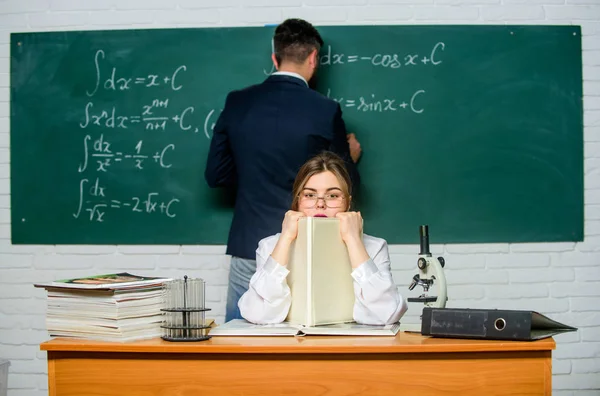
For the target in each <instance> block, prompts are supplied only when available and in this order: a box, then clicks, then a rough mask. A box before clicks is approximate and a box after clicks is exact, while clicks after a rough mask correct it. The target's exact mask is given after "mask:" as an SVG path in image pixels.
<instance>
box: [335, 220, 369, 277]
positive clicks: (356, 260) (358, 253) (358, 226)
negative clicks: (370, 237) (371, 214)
mask: <svg viewBox="0 0 600 396" xmlns="http://www.w3.org/2000/svg"><path fill="white" fill-rule="evenodd" d="M335 217H337V218H338V219H340V234H341V235H342V240H343V241H344V243H345V244H346V248H347V249H348V255H349V256H350V264H351V265H352V268H354V269H356V268H358V267H359V266H360V265H361V264H363V263H364V262H366V261H367V260H369V254H368V253H367V249H365V244H364V243H363V240H362V230H363V218H362V216H361V215H360V212H340V213H338V214H336V215H335Z"/></svg>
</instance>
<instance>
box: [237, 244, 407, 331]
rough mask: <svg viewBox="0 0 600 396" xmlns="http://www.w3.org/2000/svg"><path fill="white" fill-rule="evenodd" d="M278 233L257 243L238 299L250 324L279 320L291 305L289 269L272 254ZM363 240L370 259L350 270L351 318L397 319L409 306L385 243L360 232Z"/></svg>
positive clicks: (366, 320)
mask: <svg viewBox="0 0 600 396" xmlns="http://www.w3.org/2000/svg"><path fill="white" fill-rule="evenodd" d="M279 235H280V234H276V235H272V236H270V237H267V238H264V239H263V240H261V241H260V242H259V243H258V249H256V273H255V274H254V275H253V276H252V278H251V279H250V287H249V288H248V291H247V292H246V293H244V294H243V295H242V297H241V298H240V300H239V302H238V307H239V308H240V313H241V315H242V317H243V318H244V319H246V320H247V321H249V322H252V323H257V324H267V323H281V322H283V321H284V320H285V318H286V317H287V315H288V312H289V310H290V306H291V304H292V296H291V293H290V288H289V286H288V285H287V282H286V277H287V275H288V274H289V272H290V271H289V270H288V269H287V268H286V267H284V266H282V265H280V264H278V263H277V262H276V261H275V260H274V259H273V258H272V257H271V253H272V252H273V249H275V245H276V244H277V241H278V240H279ZM363 243H364V245H365V248H366V250H367V253H368V254H369V257H371V258H370V259H369V260H367V261H365V262H364V263H362V264H361V265H360V266H358V267H357V268H356V269H354V270H353V271H352V278H353V279H354V282H353V283H354V295H355V296H356V299H355V301H354V320H355V321H356V322H358V323H363V324H370V325H382V324H391V323H395V322H398V321H399V320H400V318H401V317H402V315H404V313H405V312H406V310H407V309H408V305H407V304H406V301H405V300H404V299H403V298H402V296H401V295H400V293H399V292H398V288H397V286H396V284H395V283H394V280H393V279H392V272H391V267H390V255H389V253H388V247H387V242H386V241H385V240H384V239H381V238H375V237H372V236H369V235H365V234H363Z"/></svg>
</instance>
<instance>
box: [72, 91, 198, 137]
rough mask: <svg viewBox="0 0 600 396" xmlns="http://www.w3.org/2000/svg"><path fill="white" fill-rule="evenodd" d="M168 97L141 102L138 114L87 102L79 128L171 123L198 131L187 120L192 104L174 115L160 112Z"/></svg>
mask: <svg viewBox="0 0 600 396" xmlns="http://www.w3.org/2000/svg"><path fill="white" fill-rule="evenodd" d="M168 106H169V99H168V98H167V99H153V100H152V101H151V102H150V103H149V104H143V105H142V109H141V110H140V114H134V115H125V114H122V113H120V112H119V111H118V110H117V106H112V107H110V108H108V109H98V108H96V107H95V106H94V102H88V103H87V104H86V106H85V110H84V115H83V118H84V119H83V120H82V121H81V122H80V123H79V127H80V128H81V129H86V128H89V127H93V126H97V127H101V128H108V129H129V128H132V127H135V126H137V125H140V124H141V125H143V129H144V130H162V131H165V130H167V126H168V125H170V124H172V125H174V126H175V128H179V129H180V130H182V131H192V132H194V133H198V132H199V131H200V128H199V127H195V126H193V125H192V123H191V122H189V119H188V118H189V117H190V116H191V115H192V114H194V111H195V108H194V106H188V107H186V108H185V109H183V110H179V111H177V112H176V114H175V115H164V114H161V111H160V110H161V109H168Z"/></svg>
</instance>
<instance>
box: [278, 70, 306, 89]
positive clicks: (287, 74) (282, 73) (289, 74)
mask: <svg viewBox="0 0 600 396" xmlns="http://www.w3.org/2000/svg"><path fill="white" fill-rule="evenodd" d="M271 75H272V76H290V77H296V78H299V79H300V80H302V81H304V84H306V86H307V87H308V83H307V82H306V80H305V79H304V77H302V76H301V75H300V74H298V73H294V72H288V71H276V72H274V73H273V74H271Z"/></svg>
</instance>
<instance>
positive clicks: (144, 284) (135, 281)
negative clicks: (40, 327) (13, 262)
mask: <svg viewBox="0 0 600 396" xmlns="http://www.w3.org/2000/svg"><path fill="white" fill-rule="evenodd" d="M168 280H170V279H168V278H156V277H141V276H137V275H131V274H128V273H119V274H109V275H99V276H94V277H88V278H76V279H67V280H62V281H56V282H52V283H49V284H36V285H35V286H36V287H43V288H45V289H46V290H47V291H48V310H47V315H46V325H47V329H48V333H49V334H50V336H52V337H80V338H86V339H92V340H102V341H133V340H138V339H144V338H154V337H159V336H160V335H161V327H160V326H161V324H162V320H163V315H162V311H161V308H163V291H162V284H163V282H165V281H168Z"/></svg>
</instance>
